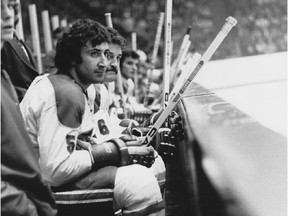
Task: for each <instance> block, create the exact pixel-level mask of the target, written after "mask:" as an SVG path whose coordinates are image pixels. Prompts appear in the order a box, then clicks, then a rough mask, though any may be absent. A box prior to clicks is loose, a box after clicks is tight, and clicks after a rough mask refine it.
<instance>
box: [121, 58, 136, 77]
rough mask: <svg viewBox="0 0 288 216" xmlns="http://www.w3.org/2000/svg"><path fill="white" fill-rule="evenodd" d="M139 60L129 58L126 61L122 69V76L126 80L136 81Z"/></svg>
mask: <svg viewBox="0 0 288 216" xmlns="http://www.w3.org/2000/svg"><path fill="white" fill-rule="evenodd" d="M138 64H139V59H134V58H132V57H127V58H125V59H124V61H123V63H122V67H121V74H122V75H123V76H124V77H125V78H131V79H134V74H135V73H136V72H137V69H138Z"/></svg>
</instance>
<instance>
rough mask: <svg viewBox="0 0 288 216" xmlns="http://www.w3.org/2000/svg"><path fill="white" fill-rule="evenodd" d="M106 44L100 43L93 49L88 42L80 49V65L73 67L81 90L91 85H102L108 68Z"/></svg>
mask: <svg viewBox="0 0 288 216" xmlns="http://www.w3.org/2000/svg"><path fill="white" fill-rule="evenodd" d="M108 53H109V47H108V43H106V42H105V43H102V44H100V45H96V46H95V47H93V46H92V45H91V43H90V42H88V43H87V44H86V46H84V47H82V49H81V58H82V62H81V64H78V65H75V72H76V74H75V75H76V77H77V79H78V80H76V81H78V82H79V83H80V84H81V85H82V87H83V88H88V86H89V85H90V84H92V83H102V82H103V81H104V74H105V71H106V69H107V67H108V60H107V55H108Z"/></svg>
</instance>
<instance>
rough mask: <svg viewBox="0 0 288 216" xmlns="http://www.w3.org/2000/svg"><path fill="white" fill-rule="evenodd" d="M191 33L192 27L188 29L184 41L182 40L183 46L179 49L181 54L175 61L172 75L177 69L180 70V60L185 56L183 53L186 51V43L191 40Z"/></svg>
mask: <svg viewBox="0 0 288 216" xmlns="http://www.w3.org/2000/svg"><path fill="white" fill-rule="evenodd" d="M190 31H191V26H189V27H188V28H187V31H186V34H185V35H184V37H183V40H182V43H181V46H180V49H179V52H178V55H177V57H176V59H175V62H173V67H172V69H171V73H172V74H174V73H175V71H176V69H177V68H178V65H179V60H180V58H181V57H182V56H183V51H184V49H185V46H186V43H187V41H188V40H189V38H190Z"/></svg>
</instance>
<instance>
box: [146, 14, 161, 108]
mask: <svg viewBox="0 0 288 216" xmlns="http://www.w3.org/2000/svg"><path fill="white" fill-rule="evenodd" d="M164 15H165V14H164V13H163V12H161V13H160V16H159V20H158V26H157V31H156V37H155V41H154V47H153V53H152V59H151V67H150V68H149V69H148V70H147V76H148V83H147V89H146V94H145V97H144V106H147V103H148V96H149V95H150V86H151V83H152V73H153V70H154V67H155V63H156V61H157V54H158V50H159V45H160V40H161V34H162V27H163V21H164Z"/></svg>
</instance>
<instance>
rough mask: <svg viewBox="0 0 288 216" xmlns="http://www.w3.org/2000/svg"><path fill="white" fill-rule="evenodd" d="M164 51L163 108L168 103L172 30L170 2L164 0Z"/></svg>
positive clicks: (170, 0)
mask: <svg viewBox="0 0 288 216" xmlns="http://www.w3.org/2000/svg"><path fill="white" fill-rule="evenodd" d="M165 15H166V19H165V49H164V86H163V108H166V107H167V105H168V101H169V84H170V82H169V78H170V64H171V28H172V0H166V8H165Z"/></svg>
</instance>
